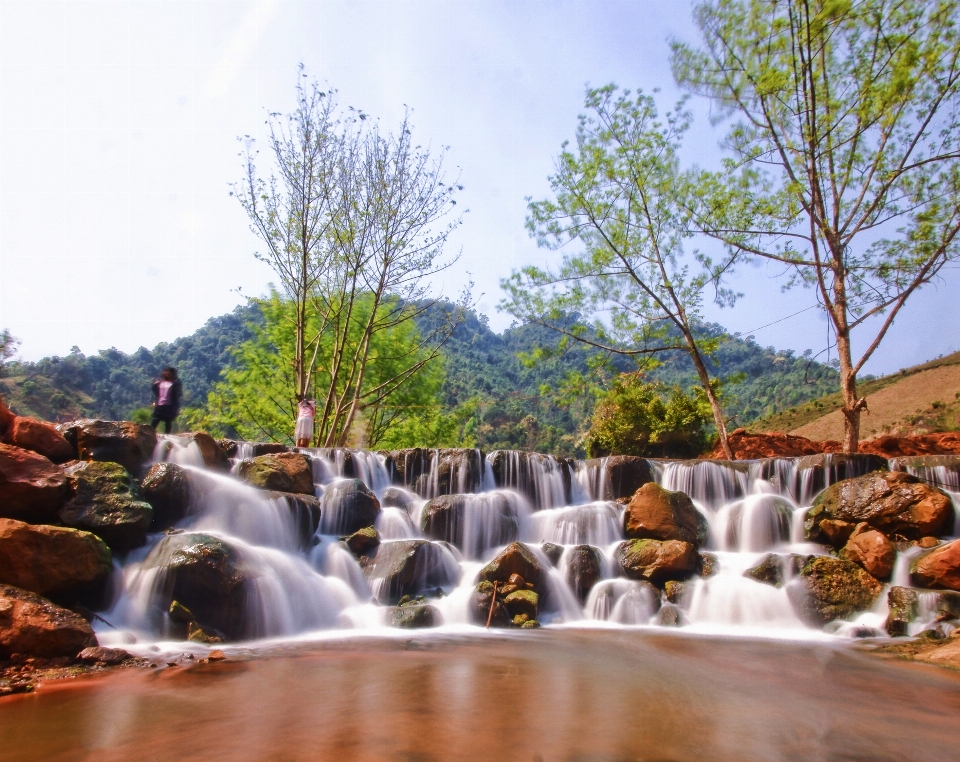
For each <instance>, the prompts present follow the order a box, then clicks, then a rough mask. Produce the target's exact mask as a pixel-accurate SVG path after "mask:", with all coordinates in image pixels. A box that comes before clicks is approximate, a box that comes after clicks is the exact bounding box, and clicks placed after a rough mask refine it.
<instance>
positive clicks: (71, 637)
mask: <svg viewBox="0 0 960 762" xmlns="http://www.w3.org/2000/svg"><path fill="white" fill-rule="evenodd" d="M95 645H97V638H96V636H95V635H94V634H93V630H91V629H90V625H89V624H88V623H87V621H86V620H85V619H84V618H83V617H81V616H79V615H77V614H74V613H73V612H72V611H68V610H67V609H64V608H60V607H59V606H55V605H54V604H52V603H50V601H48V600H47V599H46V598H41V597H40V596H39V595H37V594H36V593H29V592H27V591H26V590H20V589H19V588H16V587H12V586H11V585H0V658H8V657H9V656H10V654H14V653H18V654H29V655H31V656H42V657H45V658H51V657H56V656H70V657H73V656H76V655H77V653H79V652H80V651H82V650H83V649H84V648H88V647H90V646H95Z"/></svg>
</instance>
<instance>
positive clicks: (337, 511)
mask: <svg viewBox="0 0 960 762" xmlns="http://www.w3.org/2000/svg"><path fill="white" fill-rule="evenodd" d="M321 510H322V516H321V523H322V530H321V531H322V532H324V533H327V534H339V535H349V534H353V533H354V532H356V531H359V530H360V529H363V528H364V527H369V526H373V525H374V524H375V523H376V521H377V516H379V515H380V501H379V500H378V499H377V496H376V495H374V494H373V492H372V491H371V490H370V489H369V488H368V487H367V485H366V484H364V483H363V482H362V481H360V480H359V479H339V480H337V481H334V482H331V483H330V484H328V485H326V487H325V488H324V491H323V499H322V501H321Z"/></svg>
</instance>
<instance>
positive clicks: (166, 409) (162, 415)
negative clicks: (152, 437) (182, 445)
mask: <svg viewBox="0 0 960 762" xmlns="http://www.w3.org/2000/svg"><path fill="white" fill-rule="evenodd" d="M176 417H177V409H176V408H175V407H173V405H154V408H153V418H152V419H151V420H150V426H152V427H153V428H157V424H158V423H160V421H163V433H164V434H169V433H170V428H171V427H172V426H173V421H174V419H175V418H176Z"/></svg>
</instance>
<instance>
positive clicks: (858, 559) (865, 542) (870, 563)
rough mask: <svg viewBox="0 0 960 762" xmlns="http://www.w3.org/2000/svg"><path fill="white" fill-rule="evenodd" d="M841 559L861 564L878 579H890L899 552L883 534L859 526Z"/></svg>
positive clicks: (844, 548) (865, 526) (848, 541)
mask: <svg viewBox="0 0 960 762" xmlns="http://www.w3.org/2000/svg"><path fill="white" fill-rule="evenodd" d="M840 558H845V559H847V560H848V561H853V562H854V563H857V564H860V566H862V567H863V568H864V569H865V570H866V571H867V572H868V573H869V574H871V575H872V576H874V577H876V578H877V579H888V578H889V577H890V573H891V572H892V571H893V564H894V562H895V561H896V560H897V550H896V548H894V547H893V543H892V542H890V540H888V539H887V537H886V536H885V535H884V534H883V533H882V532H878V531H877V530H876V529H869V528H867V525H866V524H858V525H857V529H856V531H854V533H853V534H852V535H851V536H850V539H849V540H847V544H846V545H844V546H843V550H841V551H840Z"/></svg>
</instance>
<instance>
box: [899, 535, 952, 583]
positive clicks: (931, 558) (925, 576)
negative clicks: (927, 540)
mask: <svg viewBox="0 0 960 762" xmlns="http://www.w3.org/2000/svg"><path fill="white" fill-rule="evenodd" d="M910 581H911V583H912V584H913V585H915V586H916V587H930V588H945V589H947V590H960V540H954V541H953V542H948V543H947V544H946V545H941V546H940V547H938V548H934V549H933V550H931V551H930V552H929V553H925V554H924V555H922V556H920V557H919V558H915V559H914V560H913V561H912V562H911V564H910Z"/></svg>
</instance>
